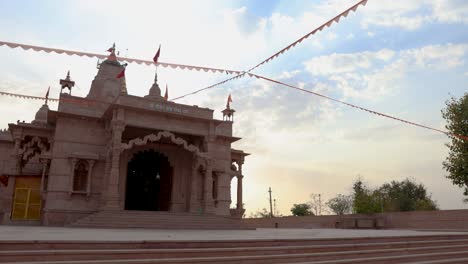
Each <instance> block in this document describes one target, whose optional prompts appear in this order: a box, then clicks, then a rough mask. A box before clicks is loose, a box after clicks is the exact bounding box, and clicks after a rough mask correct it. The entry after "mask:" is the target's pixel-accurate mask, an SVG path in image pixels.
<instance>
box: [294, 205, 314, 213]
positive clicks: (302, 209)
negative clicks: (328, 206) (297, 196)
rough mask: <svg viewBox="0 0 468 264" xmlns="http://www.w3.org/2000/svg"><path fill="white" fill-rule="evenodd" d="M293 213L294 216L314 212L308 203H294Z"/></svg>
mask: <svg viewBox="0 0 468 264" xmlns="http://www.w3.org/2000/svg"><path fill="white" fill-rule="evenodd" d="M291 213H292V214H293V215H294V216H307V215H314V213H313V212H312V211H311V209H310V205H308V204H305V203H303V204H294V205H293V207H292V208H291Z"/></svg>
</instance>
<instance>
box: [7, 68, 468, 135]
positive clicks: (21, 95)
mask: <svg viewBox="0 0 468 264" xmlns="http://www.w3.org/2000/svg"><path fill="white" fill-rule="evenodd" d="M245 75H248V76H249V77H254V78H257V79H262V80H265V81H268V82H272V83H275V84H279V85H282V86H286V87H288V88H291V89H295V90H298V91H302V92H306V93H309V94H312V95H315V96H319V97H321V98H324V99H327V100H331V101H334V102H337V103H340V104H343V105H346V106H349V107H352V108H355V109H359V110H362V111H365V112H368V113H371V114H374V115H378V116H381V117H385V118H389V119H393V120H396V121H399V122H402V123H406V124H409V125H412V126H416V127H420V128H424V129H428V130H432V131H436V132H440V133H443V134H446V135H452V136H454V137H457V138H460V139H462V140H466V141H468V137H467V136H463V135H458V134H453V133H449V132H447V131H443V130H441V129H437V128H433V127H429V126H426V125H422V124H418V123H416V122H412V121H408V120H405V119H402V118H398V117H395V116H392V115H388V114H384V113H382V112H378V111H374V110H371V109H368V108H365V107H361V106H358V105H355V104H351V103H347V102H345V101H342V100H339V99H336V98H333V97H330V96H327V95H323V94H320V93H317V92H313V91H310V90H307V89H304V88H300V87H297V86H294V85H291V84H287V83H284V82H281V81H278V80H274V79H272V78H268V77H265V76H262V75H258V74H254V73H247V72H244V73H243V74H241V75H239V76H235V77H232V78H240V77H244V76H245ZM226 81H227V80H225V81H223V82H226ZM215 85H216V84H215ZM207 88H208V87H207ZM207 88H205V89H207ZM194 93H196V92H194ZM0 95H6V96H12V97H17V98H22V99H33V100H44V99H45V100H49V101H53V102H58V101H59V99H55V98H48V96H49V89H48V90H47V93H46V97H40V96H31V95H23V94H15V93H7V92H1V91H0ZM167 97H168V87H167V84H166V93H165V95H164V98H165V99H166V100H167ZM60 100H63V101H68V102H71V103H82V101H81V100H79V99H71V98H66V97H65V98H64V97H62V98H61V99H60ZM86 100H89V99H86ZM92 101H95V100H91V103H92ZM230 102H232V99H231V95H230V94H229V97H228V101H227V106H229V103H230ZM103 103H107V104H108V102H103Z"/></svg>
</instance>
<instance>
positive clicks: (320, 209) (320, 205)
mask: <svg viewBox="0 0 468 264" xmlns="http://www.w3.org/2000/svg"><path fill="white" fill-rule="evenodd" d="M319 215H322V195H321V194H320V193H319Z"/></svg>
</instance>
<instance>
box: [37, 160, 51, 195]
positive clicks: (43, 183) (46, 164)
mask: <svg viewBox="0 0 468 264" xmlns="http://www.w3.org/2000/svg"><path fill="white" fill-rule="evenodd" d="M39 162H41V163H42V175H41V193H43V192H47V186H46V184H47V183H46V179H45V178H46V174H47V170H48V167H49V166H50V159H44V158H41V159H39Z"/></svg>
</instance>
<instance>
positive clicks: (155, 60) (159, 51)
mask: <svg viewBox="0 0 468 264" xmlns="http://www.w3.org/2000/svg"><path fill="white" fill-rule="evenodd" d="M160 54H161V45H159V49H158V52H156V55H154V57H153V61H154V63H158V59H159V55H160Z"/></svg>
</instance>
